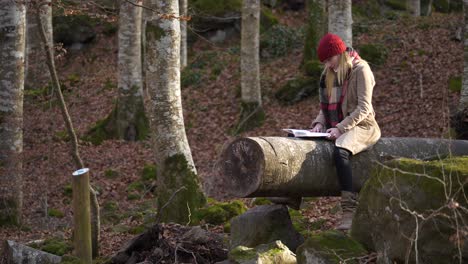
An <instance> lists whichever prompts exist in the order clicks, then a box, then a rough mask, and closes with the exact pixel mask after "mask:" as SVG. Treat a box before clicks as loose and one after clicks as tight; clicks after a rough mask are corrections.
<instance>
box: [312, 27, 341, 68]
mask: <svg viewBox="0 0 468 264" xmlns="http://www.w3.org/2000/svg"><path fill="white" fill-rule="evenodd" d="M345 50H346V44H345V43H344V42H343V40H342V39H341V38H340V37H339V36H338V35H335V34H331V33H327V34H325V36H323V37H322V39H321V40H320V42H319V45H318V48H317V55H318V57H319V60H320V61H321V62H324V61H325V60H326V59H328V58H330V57H333V56H335V55H337V54H341V53H343V52H344V51H345Z"/></svg>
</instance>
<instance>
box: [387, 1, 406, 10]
mask: <svg viewBox="0 0 468 264" xmlns="http://www.w3.org/2000/svg"><path fill="white" fill-rule="evenodd" d="M384 4H385V5H386V6H388V7H390V8H392V9H394V10H406V0H385V1H384Z"/></svg>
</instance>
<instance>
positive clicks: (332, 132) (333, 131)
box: [327, 127, 341, 140]
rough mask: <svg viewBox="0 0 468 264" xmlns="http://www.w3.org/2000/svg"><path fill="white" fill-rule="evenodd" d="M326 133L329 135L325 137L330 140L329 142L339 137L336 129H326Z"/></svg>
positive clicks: (339, 134)
mask: <svg viewBox="0 0 468 264" xmlns="http://www.w3.org/2000/svg"><path fill="white" fill-rule="evenodd" d="M327 133H330V136H329V137H327V139H331V140H334V139H337V138H339V137H340V136H341V133H340V130H339V129H338V128H336V127H332V128H329V129H327Z"/></svg>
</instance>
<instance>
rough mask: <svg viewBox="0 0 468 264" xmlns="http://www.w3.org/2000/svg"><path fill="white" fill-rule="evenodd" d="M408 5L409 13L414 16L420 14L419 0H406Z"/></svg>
mask: <svg viewBox="0 0 468 264" xmlns="http://www.w3.org/2000/svg"><path fill="white" fill-rule="evenodd" d="M408 6H409V10H410V12H411V15H413V16H415V17H418V16H421V0H408Z"/></svg>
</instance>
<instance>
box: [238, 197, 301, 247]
mask: <svg viewBox="0 0 468 264" xmlns="http://www.w3.org/2000/svg"><path fill="white" fill-rule="evenodd" d="M275 240H281V241H282V242H283V243H284V244H285V245H286V246H287V247H288V248H290V249H291V250H292V251H293V252H294V251H295V250H296V248H297V247H298V246H299V245H300V244H302V242H304V238H303V236H302V235H301V234H300V233H299V232H297V231H296V230H295V229H294V227H293V224H292V222H291V217H290V215H289V212H288V208H287V207H286V206H285V205H280V204H278V205H261V206H257V207H254V208H252V209H250V210H248V211H247V212H245V213H244V214H242V215H239V216H236V217H234V218H233V219H231V241H230V249H233V248H235V247H237V246H240V245H242V246H246V247H256V246H258V245H260V244H267V243H270V242H273V241H275Z"/></svg>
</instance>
